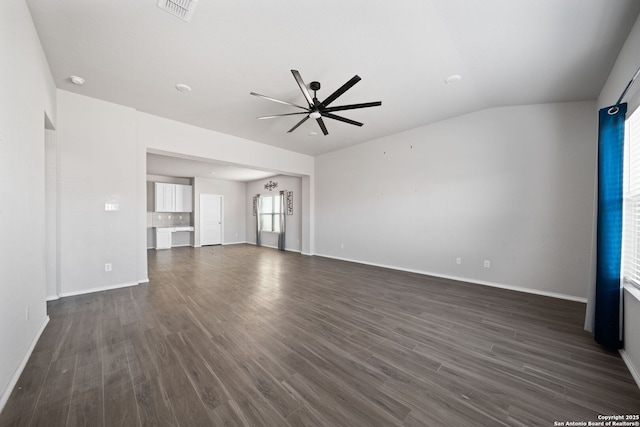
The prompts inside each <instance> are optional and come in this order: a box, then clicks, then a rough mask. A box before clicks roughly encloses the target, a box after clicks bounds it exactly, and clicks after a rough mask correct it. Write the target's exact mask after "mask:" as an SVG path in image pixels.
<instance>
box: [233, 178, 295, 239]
mask: <svg viewBox="0 0 640 427" xmlns="http://www.w3.org/2000/svg"><path fill="white" fill-rule="evenodd" d="M269 181H274V182H277V183H278V187H277V188H275V189H274V190H273V191H269V190H265V188H264V185H265V184H266V183H268V182H269ZM282 190H287V191H293V215H287V217H286V222H287V223H286V226H287V229H286V233H285V249H286V250H288V251H296V252H301V251H302V246H303V245H302V242H303V234H302V215H303V213H304V212H303V210H302V206H303V203H304V200H303V198H302V179H301V178H297V177H295V176H287V175H278V176H273V177H271V178H266V179H260V180H257V181H251V182H248V183H247V193H246V198H245V201H244V203H245V206H246V209H247V222H246V227H247V242H249V243H254V244H255V243H256V217H255V216H253V196H255V195H256V194H261V195H263V196H273V195H277V194H278V192H279V191H282ZM261 237H262V240H261V242H262V245H263V246H269V247H274V248H277V247H278V234H277V233H271V232H268V231H264V232H262V236H261Z"/></svg>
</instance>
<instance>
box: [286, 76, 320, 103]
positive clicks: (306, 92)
mask: <svg viewBox="0 0 640 427" xmlns="http://www.w3.org/2000/svg"><path fill="white" fill-rule="evenodd" d="M291 74H293V78H294V79H296V82H298V86H300V90H301V91H302V94H303V95H304V97H305V99H306V100H307V102H308V103H309V106H312V105H314V104H313V98H311V94H310V93H309V90H308V89H307V85H306V84H304V81H303V80H302V76H301V75H300V73H299V72H298V70H291Z"/></svg>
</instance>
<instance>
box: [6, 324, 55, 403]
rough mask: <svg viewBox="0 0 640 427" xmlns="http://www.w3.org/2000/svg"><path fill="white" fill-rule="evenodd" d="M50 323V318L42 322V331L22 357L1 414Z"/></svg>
mask: <svg viewBox="0 0 640 427" xmlns="http://www.w3.org/2000/svg"><path fill="white" fill-rule="evenodd" d="M48 323H49V316H47V317H45V319H44V322H42V325H40V329H38V332H37V333H36V336H35V337H34V338H33V340H32V341H31V344H30V345H29V348H28V349H27V352H26V353H25V355H24V356H23V357H22V361H21V362H20V365H18V368H17V369H16V370H15V372H14V373H13V376H11V381H9V384H8V385H7V388H6V389H5V390H4V392H3V393H2V397H0V412H2V410H3V409H4V405H6V404H7V401H8V400H9V396H11V392H12V391H13V388H14V387H15V386H16V384H17V383H18V380H19V379H20V375H22V371H24V367H25V366H27V362H28V361H29V358H30V357H31V353H33V349H34V348H35V347H36V344H37V343H38V340H39V339H40V336H41V335H42V332H44V328H45V327H46V326H47V324H48Z"/></svg>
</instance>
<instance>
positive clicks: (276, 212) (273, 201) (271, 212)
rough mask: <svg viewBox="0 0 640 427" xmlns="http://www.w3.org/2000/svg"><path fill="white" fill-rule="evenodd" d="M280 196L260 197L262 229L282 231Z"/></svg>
mask: <svg viewBox="0 0 640 427" xmlns="http://www.w3.org/2000/svg"><path fill="white" fill-rule="evenodd" d="M279 216H280V196H263V197H261V198H260V228H261V230H262V231H273V232H275V233H279V232H280V218H279Z"/></svg>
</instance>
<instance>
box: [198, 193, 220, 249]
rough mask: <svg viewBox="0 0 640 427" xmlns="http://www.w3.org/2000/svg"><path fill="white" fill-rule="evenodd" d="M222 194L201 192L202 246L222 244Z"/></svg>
mask: <svg viewBox="0 0 640 427" xmlns="http://www.w3.org/2000/svg"><path fill="white" fill-rule="evenodd" d="M222 225H223V224H222V196H220V195H218V194H200V246H207V245H221V244H222Z"/></svg>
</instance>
